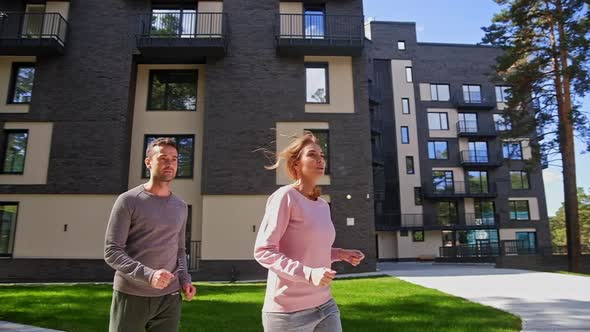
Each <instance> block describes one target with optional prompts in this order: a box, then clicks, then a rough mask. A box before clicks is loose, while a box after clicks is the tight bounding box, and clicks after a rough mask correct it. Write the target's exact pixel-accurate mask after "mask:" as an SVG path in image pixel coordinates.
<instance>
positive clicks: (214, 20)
mask: <svg viewBox="0 0 590 332" xmlns="http://www.w3.org/2000/svg"><path fill="white" fill-rule="evenodd" d="M197 11H198V12H199V13H223V2H222V1H199V3H198V9H197ZM222 29H223V21H222V17H221V16H220V15H206V14H205V15H200V16H199V17H198V18H197V34H198V35H199V36H197V37H199V38H201V37H202V38H210V37H216V36H208V35H217V36H219V37H221V33H222V32H223V31H222ZM201 35H202V36H201Z"/></svg>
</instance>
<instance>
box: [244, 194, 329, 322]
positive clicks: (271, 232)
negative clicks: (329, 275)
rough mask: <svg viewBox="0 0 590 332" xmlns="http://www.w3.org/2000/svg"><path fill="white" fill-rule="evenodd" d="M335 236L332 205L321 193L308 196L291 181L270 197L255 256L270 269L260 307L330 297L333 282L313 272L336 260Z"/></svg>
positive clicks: (285, 308) (293, 306) (286, 307)
mask: <svg viewBox="0 0 590 332" xmlns="http://www.w3.org/2000/svg"><path fill="white" fill-rule="evenodd" d="M335 237H336V231H335V230H334V225H333V223H332V218H331V217H330V207H329V206H328V203H326V201H325V200H323V199H322V198H318V199H317V200H316V201H313V200H311V199H308V198H307V197H305V196H304V195H303V194H301V193H300V192H299V191H297V189H295V188H294V187H292V186H291V185H287V186H284V187H281V188H279V189H278V190H277V191H275V192H274V193H273V194H272V195H271V196H270V197H269V199H268V201H267V203H266V211H265V213H264V218H263V219H262V223H261V225H260V229H259V231H258V236H257V238H256V245H255V247H254V258H255V259H256V261H258V263H260V265H262V266H264V267H265V268H267V269H268V280H267V285H266V297H265V299H264V307H263V308H262V311H264V312H294V311H299V310H304V309H309V308H313V307H317V306H319V305H321V304H323V303H325V302H327V301H329V300H330V299H331V298H332V295H331V294H330V286H323V287H316V286H314V285H313V284H312V283H311V272H312V270H313V269H315V268H330V266H331V264H332V262H333V261H337V260H338V251H339V250H340V249H338V248H332V244H333V243H334V239H335Z"/></svg>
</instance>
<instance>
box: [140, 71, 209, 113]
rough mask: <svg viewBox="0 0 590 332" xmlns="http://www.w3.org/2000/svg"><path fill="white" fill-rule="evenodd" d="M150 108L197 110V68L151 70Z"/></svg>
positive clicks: (156, 109) (154, 109) (157, 109)
mask: <svg viewBox="0 0 590 332" xmlns="http://www.w3.org/2000/svg"><path fill="white" fill-rule="evenodd" d="M149 84H150V88H149V92H148V94H149V97H148V98H149V102H148V110H153V111H195V110H196V109H197V71H196V70H150V83H149Z"/></svg>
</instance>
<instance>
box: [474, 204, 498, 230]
mask: <svg viewBox="0 0 590 332" xmlns="http://www.w3.org/2000/svg"><path fill="white" fill-rule="evenodd" d="M474 208H475V224H476V225H494V224H495V221H496V209H495V206H494V201H489V200H479V199H476V200H475V202H474Z"/></svg>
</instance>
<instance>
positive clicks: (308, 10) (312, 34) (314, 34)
mask: <svg viewBox="0 0 590 332" xmlns="http://www.w3.org/2000/svg"><path fill="white" fill-rule="evenodd" d="M325 24H326V23H325V9H324V7H323V6H321V5H320V6H305V38H310V39H323V38H324V33H325V30H326V26H325Z"/></svg>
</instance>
